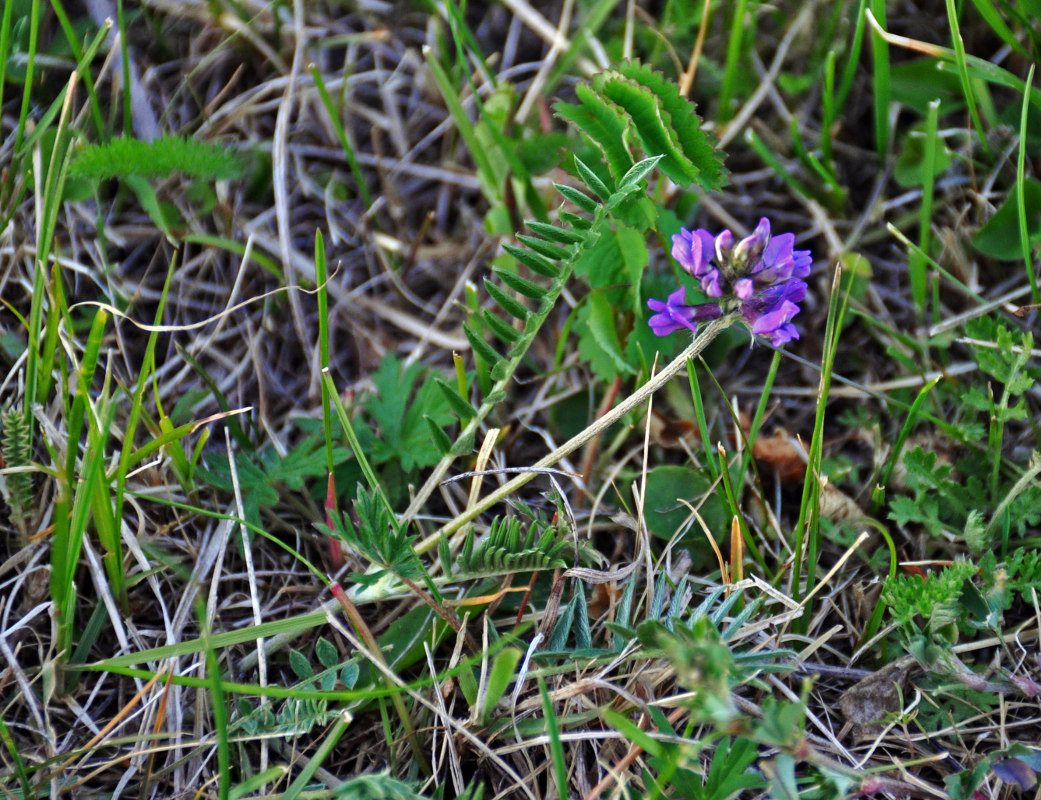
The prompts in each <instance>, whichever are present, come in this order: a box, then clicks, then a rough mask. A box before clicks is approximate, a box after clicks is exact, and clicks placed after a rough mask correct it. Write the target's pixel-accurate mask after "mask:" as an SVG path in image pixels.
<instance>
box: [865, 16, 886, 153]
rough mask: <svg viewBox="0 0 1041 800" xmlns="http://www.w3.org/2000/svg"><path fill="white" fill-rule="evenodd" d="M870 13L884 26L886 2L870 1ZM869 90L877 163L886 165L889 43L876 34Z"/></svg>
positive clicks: (872, 52) (872, 46)
mask: <svg viewBox="0 0 1041 800" xmlns="http://www.w3.org/2000/svg"><path fill="white" fill-rule="evenodd" d="M870 2H871V13H872V15H873V16H874V17H875V19H876V20H877V21H878V24H879V25H881V26H883V27H885V24H886V0H870ZM871 65H872V67H871V68H872V82H871V90H872V97H873V99H874V109H875V152H876V153H878V163H880V164H885V163H886V153H888V152H889V105H890V88H889V43H888V42H886V40H885V39H884V38H883V37H882V36H881V35H878V34H877V33H876V35H875V36H873V37H872V38H871Z"/></svg>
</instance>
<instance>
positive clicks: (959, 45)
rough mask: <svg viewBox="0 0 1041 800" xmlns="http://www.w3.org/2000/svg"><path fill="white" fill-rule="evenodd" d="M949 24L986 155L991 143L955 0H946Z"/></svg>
mask: <svg viewBox="0 0 1041 800" xmlns="http://www.w3.org/2000/svg"><path fill="white" fill-rule="evenodd" d="M946 5H947V24H948V25H949V26H950V29H951V44H952V45H953V48H954V59H955V64H957V66H958V78H959V79H960V80H961V90H962V94H964V95H965V104H966V105H967V106H968V107H969V116H970V118H971V119H972V127H973V128H975V129H976V137H977V139H978V140H979V145H980V148H981V149H982V150H983V152H984V153H985V154H986V155H988V156H989V155H990V145H989V144H988V143H987V134H986V132H984V130H983V120H982V119H980V110H979V107H978V106H977V103H976V94H975V92H974V91H973V89H972V81H971V79H970V78H969V65H968V61H967V59H966V57H965V42H963V41H962V38H961V30H960V28H959V25H958V9H957V8H956V7H955V5H954V0H946Z"/></svg>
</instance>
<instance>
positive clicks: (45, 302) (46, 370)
mask: <svg viewBox="0 0 1041 800" xmlns="http://www.w3.org/2000/svg"><path fill="white" fill-rule="evenodd" d="M75 85H76V73H73V74H72V75H71V76H70V77H69V83H68V86H67V87H66V93H65V101H64V103H63V105H62V111H61V117H60V119H59V121H58V132H57V135H56V136H55V139H54V150H53V151H52V153H51V162H50V165H49V168H48V169H47V170H46V172H45V171H44V168H43V155H42V153H41V151H40V149H39V148H38V147H37V148H36V149H35V150H34V151H33V162H34V168H35V171H36V175H37V176H38V177H37V184H36V208H37V214H38V216H39V223H38V229H37V230H38V236H37V240H36V260H35V272H34V275H33V294H32V301H31V303H30V308H29V330H28V337H29V348H28V352H27V353H26V362H25V419H26V422H28V423H29V425H30V427H32V426H33V425H34V423H35V421H34V419H33V413H32V407H33V405H34V404H36V403H39V404H40V405H43V404H45V402H46V400H47V399H48V398H49V396H50V390H51V385H52V383H53V372H54V361H55V358H56V356H57V353H58V321H59V319H60V315H61V313H62V312H63V309H61V307H60V306H58V305H57V304H56V298H54V297H51V296H50V295H51V292H49V291H48V284H49V281H48V268H49V262H50V252H51V246H52V244H53V241H54V225H55V221H56V219H57V216H58V208H59V207H60V205H61V192H62V188H63V187H64V183H65V174H66V171H67V169H68V152H67V144H68V142H67V140H66V137H65V136H64V131H65V129H66V125H67V123H68V119H69V116H70V107H71V105H72V95H73V89H74V87H75ZM59 153H61V154H62V156H61V157H60V158H59V156H58V154H59ZM59 165H60V166H59ZM44 175H46V178H45V179H41V178H40V176H44ZM50 275H51V280H52V281H53V282H54V283H56V284H60V282H61V271H60V267H58V266H57V264H56V265H55V266H54V268H53V270H51V271H50ZM57 294H58V295H59V297H60V295H61V292H60V289H59V290H58V292H57ZM45 306H49V308H50V312H51V313H49V314H47V318H46V321H44V313H43V310H44V307H45ZM67 328H68V330H69V331H71V330H73V326H72V325H71V324H70V325H68V326H67Z"/></svg>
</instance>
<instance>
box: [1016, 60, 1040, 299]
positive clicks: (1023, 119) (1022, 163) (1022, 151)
mask: <svg viewBox="0 0 1041 800" xmlns="http://www.w3.org/2000/svg"><path fill="white" fill-rule="evenodd" d="M1036 66H1037V65H1036V64H1031V65H1030V72H1029V74H1028V75H1027V88H1026V91H1025V92H1024V93H1023V108H1022V109H1021V110H1020V114H1019V153H1018V155H1017V157H1016V212H1017V213H1018V216H1019V246H1020V247H1021V248H1022V249H1023V263H1024V264H1025V265H1026V269H1027V280H1029V281H1030V296H1031V298H1032V299H1033V301H1034V303H1041V292H1039V291H1038V286H1037V270H1036V269H1035V268H1034V259H1033V256H1032V253H1031V247H1030V233H1029V231H1028V230H1027V205H1026V194H1025V192H1026V154H1027V111H1028V109H1029V108H1030V105H1029V100H1028V99H1029V97H1030V91H1031V87H1032V86H1033V84H1034V68H1035V67H1036Z"/></svg>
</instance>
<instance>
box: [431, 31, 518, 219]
mask: <svg viewBox="0 0 1041 800" xmlns="http://www.w3.org/2000/svg"><path fill="white" fill-rule="evenodd" d="M423 55H424V56H426V62H427V66H428V67H430V73H431V75H433V78H434V83H436V84H437V88H438V90H439V91H440V92H441V97H442V99H443V100H444V101H445V105H446V106H447V107H448V111H449V113H450V114H451V115H452V119H453V120H454V121H455V125H456V128H457V129H458V130H459V135H460V136H462V137H463V141H465V142H466V147H467V150H469V152H470V155H471V156H472V157H473V160H474V163H475V164H476V165H477V172H478V173H479V174H480V177H481V185H482V187H484V189H485V191H486V192H488V195H489V196H488V200H489V202H492V203H494V204H498V203H501V202H502V194H501V189H500V187H499V179H498V177H497V176H496V173H495V168H494V167H493V166H492V162H491V160H490V159H489V158H488V153H487V152H486V151H485V148H484V145H482V144H481V142H480V140H478V138H477V133H476V131H475V130H474V126H473V123H471V122H470V116H469V115H468V114H467V113H466V109H465V108H464V107H463V102H462V100H461V99H460V98H459V93H458V92H457V91H456V90H455V87H454V86H453V85H452V82H451V81H450V80H449V78H448V73H446V72H445V70H444V68H443V67H442V66H441V65H440V64H439V63H438V62H437V59H436V58H435V57H434V54H433V52H432V51H431V50H430V48H429V47H424V48H423Z"/></svg>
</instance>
